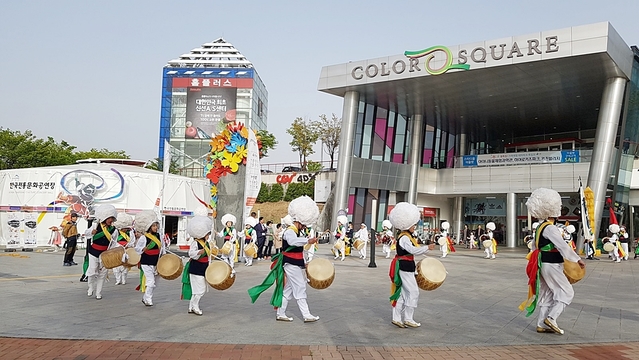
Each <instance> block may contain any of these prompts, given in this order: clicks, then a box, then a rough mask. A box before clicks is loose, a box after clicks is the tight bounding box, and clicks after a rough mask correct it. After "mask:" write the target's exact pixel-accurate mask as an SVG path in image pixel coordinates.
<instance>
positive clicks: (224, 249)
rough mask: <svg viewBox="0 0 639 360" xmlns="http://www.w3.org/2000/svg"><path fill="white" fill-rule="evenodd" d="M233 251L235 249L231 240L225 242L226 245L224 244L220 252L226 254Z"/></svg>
mask: <svg viewBox="0 0 639 360" xmlns="http://www.w3.org/2000/svg"><path fill="white" fill-rule="evenodd" d="M231 251H233V244H231V242H230V241H227V242H225V243H224V245H222V248H221V249H220V252H221V253H222V254H224V255H228V254H230V253H231Z"/></svg>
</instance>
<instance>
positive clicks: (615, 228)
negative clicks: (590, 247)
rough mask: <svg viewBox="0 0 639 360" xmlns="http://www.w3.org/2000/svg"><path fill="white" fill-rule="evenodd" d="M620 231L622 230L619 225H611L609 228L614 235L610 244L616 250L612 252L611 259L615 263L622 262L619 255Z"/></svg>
mask: <svg viewBox="0 0 639 360" xmlns="http://www.w3.org/2000/svg"><path fill="white" fill-rule="evenodd" d="M619 230H620V228H619V225H617V224H610V225H609V226H608V231H610V232H611V233H612V236H610V243H611V244H612V245H614V247H615V248H614V250H612V251H611V252H610V257H611V258H612V261H614V262H621V258H622V256H621V254H620V253H619V245H620V243H619Z"/></svg>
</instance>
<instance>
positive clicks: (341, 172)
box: [331, 91, 359, 229]
mask: <svg viewBox="0 0 639 360" xmlns="http://www.w3.org/2000/svg"><path fill="white" fill-rule="evenodd" d="M358 104H359V93H358V92H357V91H347V92H346V94H344V107H343V109H342V132H341V134H340V139H339V141H340V143H339V144H340V145H339V157H338V161H337V178H336V180H335V202H334V203H333V219H332V221H331V229H335V227H337V220H336V219H337V212H338V211H339V210H340V209H346V207H347V206H348V185H349V184H348V179H349V178H350V172H351V159H352V157H353V142H354V141H355V124H356V123H357V107H358Z"/></svg>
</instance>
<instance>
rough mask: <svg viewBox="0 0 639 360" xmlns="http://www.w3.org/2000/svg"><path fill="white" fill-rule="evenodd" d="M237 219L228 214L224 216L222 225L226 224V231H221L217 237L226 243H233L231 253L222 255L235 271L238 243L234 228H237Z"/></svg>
mask: <svg viewBox="0 0 639 360" xmlns="http://www.w3.org/2000/svg"><path fill="white" fill-rule="evenodd" d="M236 221H237V219H236V218H235V215H232V214H226V215H224V216H222V224H224V229H222V231H220V232H219V233H218V234H217V236H219V237H221V238H223V239H224V243H225V244H226V243H227V242H230V243H231V252H229V253H228V254H221V256H222V259H223V260H224V261H226V262H227V263H228V264H229V265H230V266H231V268H232V269H233V270H234V271H235V244H236V243H237V241H238V239H237V231H236V230H235V228H234V227H233V226H235V222H236Z"/></svg>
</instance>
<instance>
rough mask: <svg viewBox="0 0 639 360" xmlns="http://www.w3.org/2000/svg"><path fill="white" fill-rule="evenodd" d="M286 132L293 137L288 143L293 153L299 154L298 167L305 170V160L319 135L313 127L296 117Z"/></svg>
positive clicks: (312, 151)
mask: <svg viewBox="0 0 639 360" xmlns="http://www.w3.org/2000/svg"><path fill="white" fill-rule="evenodd" d="M286 132H287V133H288V134H289V135H291V136H292V137H293V140H291V142H290V143H289V145H291V147H292V149H293V151H296V152H297V153H299V156H300V167H301V168H302V169H304V170H306V162H307V161H306V159H307V158H308V156H309V155H311V154H313V153H314V152H315V151H314V150H313V146H314V145H315V143H316V142H317V139H318V137H319V134H318V133H317V131H316V130H315V127H314V126H313V125H312V123H311V122H310V121H309V122H307V121H305V120H304V119H302V118H300V117H298V118H295V121H293V123H292V124H291V127H290V128H288V129H286Z"/></svg>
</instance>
